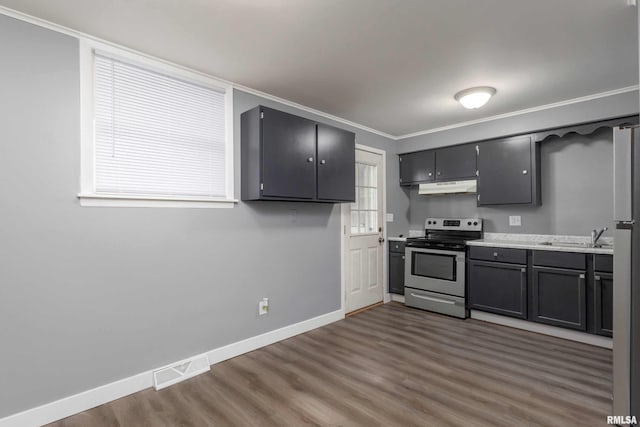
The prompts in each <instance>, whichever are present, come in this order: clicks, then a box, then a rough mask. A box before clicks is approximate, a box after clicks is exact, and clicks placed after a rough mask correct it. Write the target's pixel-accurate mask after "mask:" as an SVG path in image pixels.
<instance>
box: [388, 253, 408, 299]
mask: <svg viewBox="0 0 640 427" xmlns="http://www.w3.org/2000/svg"><path fill="white" fill-rule="evenodd" d="M404 246H405V244H404V242H393V241H390V242H389V292H390V293H392V294H401V295H404Z"/></svg>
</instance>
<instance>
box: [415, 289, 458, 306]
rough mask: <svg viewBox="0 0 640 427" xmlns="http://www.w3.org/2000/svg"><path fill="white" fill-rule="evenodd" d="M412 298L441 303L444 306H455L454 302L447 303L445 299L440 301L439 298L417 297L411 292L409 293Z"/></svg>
mask: <svg viewBox="0 0 640 427" xmlns="http://www.w3.org/2000/svg"><path fill="white" fill-rule="evenodd" d="M411 296H412V297H416V298H420V299H426V300H427V301H433V302H442V303H444V304H451V305H455V303H456V302H455V301H449V300H446V299H440V298H433V297H426V296H424V295H418V294H414V293H413V292H412V293H411Z"/></svg>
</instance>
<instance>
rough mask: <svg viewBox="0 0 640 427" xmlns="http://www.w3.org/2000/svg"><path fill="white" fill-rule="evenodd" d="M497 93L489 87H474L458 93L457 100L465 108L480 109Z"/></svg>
mask: <svg viewBox="0 0 640 427" xmlns="http://www.w3.org/2000/svg"><path fill="white" fill-rule="evenodd" d="M495 93H496V89H495V88H492V87H489V86H482V87H472V88H470V89H465V90H461V91H460V92H458V93H456V95H455V98H456V101H458V102H459V103H460V104H462V106H463V107H464V108H468V109H474V108H480V107H482V106H483V105H484V104H486V103H487V101H488V100H489V98H491V97H492V96H493V95H494V94H495Z"/></svg>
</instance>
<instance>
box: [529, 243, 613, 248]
mask: <svg viewBox="0 0 640 427" xmlns="http://www.w3.org/2000/svg"><path fill="white" fill-rule="evenodd" d="M538 245H540V246H557V247H561V248H602V249H613V245H610V244H608V243H597V244H596V245H592V244H591V243H587V242H582V243H577V242H576V243H572V242H540V243H538Z"/></svg>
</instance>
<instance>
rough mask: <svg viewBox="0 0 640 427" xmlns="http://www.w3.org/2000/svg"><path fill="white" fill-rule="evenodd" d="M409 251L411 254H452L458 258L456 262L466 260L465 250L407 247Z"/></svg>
mask: <svg viewBox="0 0 640 427" xmlns="http://www.w3.org/2000/svg"><path fill="white" fill-rule="evenodd" d="M407 252H409V253H410V254H431V255H440V256H450V257H452V258H454V259H455V260H456V262H464V261H465V255H464V252H457V251H447V250H443V249H422V248H420V249H418V248H412V247H409V248H407Z"/></svg>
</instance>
